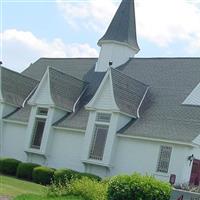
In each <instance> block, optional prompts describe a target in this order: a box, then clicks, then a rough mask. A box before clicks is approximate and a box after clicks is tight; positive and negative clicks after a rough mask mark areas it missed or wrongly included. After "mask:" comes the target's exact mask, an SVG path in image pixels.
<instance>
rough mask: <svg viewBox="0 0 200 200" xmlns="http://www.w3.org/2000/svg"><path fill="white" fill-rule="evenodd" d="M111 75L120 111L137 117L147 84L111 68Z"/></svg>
mask: <svg viewBox="0 0 200 200" xmlns="http://www.w3.org/2000/svg"><path fill="white" fill-rule="evenodd" d="M111 76H112V83H113V92H114V98H115V102H116V104H117V105H118V107H119V109H120V111H121V112H124V113H126V114H130V115H133V116H135V118H138V117H139V108H140V104H141V103H142V101H143V98H144V96H145V94H146V91H147V89H148V86H147V85H145V84H143V83H142V82H140V81H137V80H136V79H133V78H132V77H130V76H127V75H126V74H124V73H122V72H120V71H118V70H116V69H113V68H111Z"/></svg>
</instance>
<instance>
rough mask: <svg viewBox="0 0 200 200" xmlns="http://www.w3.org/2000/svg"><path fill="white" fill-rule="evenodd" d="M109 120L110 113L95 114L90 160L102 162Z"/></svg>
mask: <svg viewBox="0 0 200 200" xmlns="http://www.w3.org/2000/svg"><path fill="white" fill-rule="evenodd" d="M110 120H111V114H110V113H97V115H96V122H95V125H94V133H93V139H92V144H91V149H90V155H89V158H90V159H94V160H102V159H103V154H104V149H105V144H106V139H107V134H108V129H109V124H110Z"/></svg>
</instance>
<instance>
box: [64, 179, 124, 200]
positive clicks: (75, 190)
mask: <svg viewBox="0 0 200 200" xmlns="http://www.w3.org/2000/svg"><path fill="white" fill-rule="evenodd" d="M65 195H75V196H81V197H83V198H84V199H87V200H107V184H103V183H101V182H97V181H95V180H91V179H89V178H87V177H85V178H82V179H75V180H73V181H72V182H71V183H70V184H69V186H68V187H67V190H66V194H65ZM120 200H121V199H120Z"/></svg>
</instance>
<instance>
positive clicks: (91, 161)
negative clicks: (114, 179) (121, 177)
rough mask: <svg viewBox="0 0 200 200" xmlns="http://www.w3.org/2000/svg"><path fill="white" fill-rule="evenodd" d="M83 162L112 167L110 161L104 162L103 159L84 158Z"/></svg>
mask: <svg viewBox="0 0 200 200" xmlns="http://www.w3.org/2000/svg"><path fill="white" fill-rule="evenodd" d="M82 162H83V163H84V164H90V165H98V166H101V167H107V168H112V165H110V164H108V163H104V162H103V161H97V160H92V159H88V160H82Z"/></svg>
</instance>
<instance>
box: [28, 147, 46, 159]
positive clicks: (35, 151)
mask: <svg viewBox="0 0 200 200" xmlns="http://www.w3.org/2000/svg"><path fill="white" fill-rule="evenodd" d="M25 153H27V154H37V155H40V156H43V157H45V158H46V157H47V156H46V155H45V153H43V152H42V151H41V150H39V149H32V148H30V149H27V150H25Z"/></svg>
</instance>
